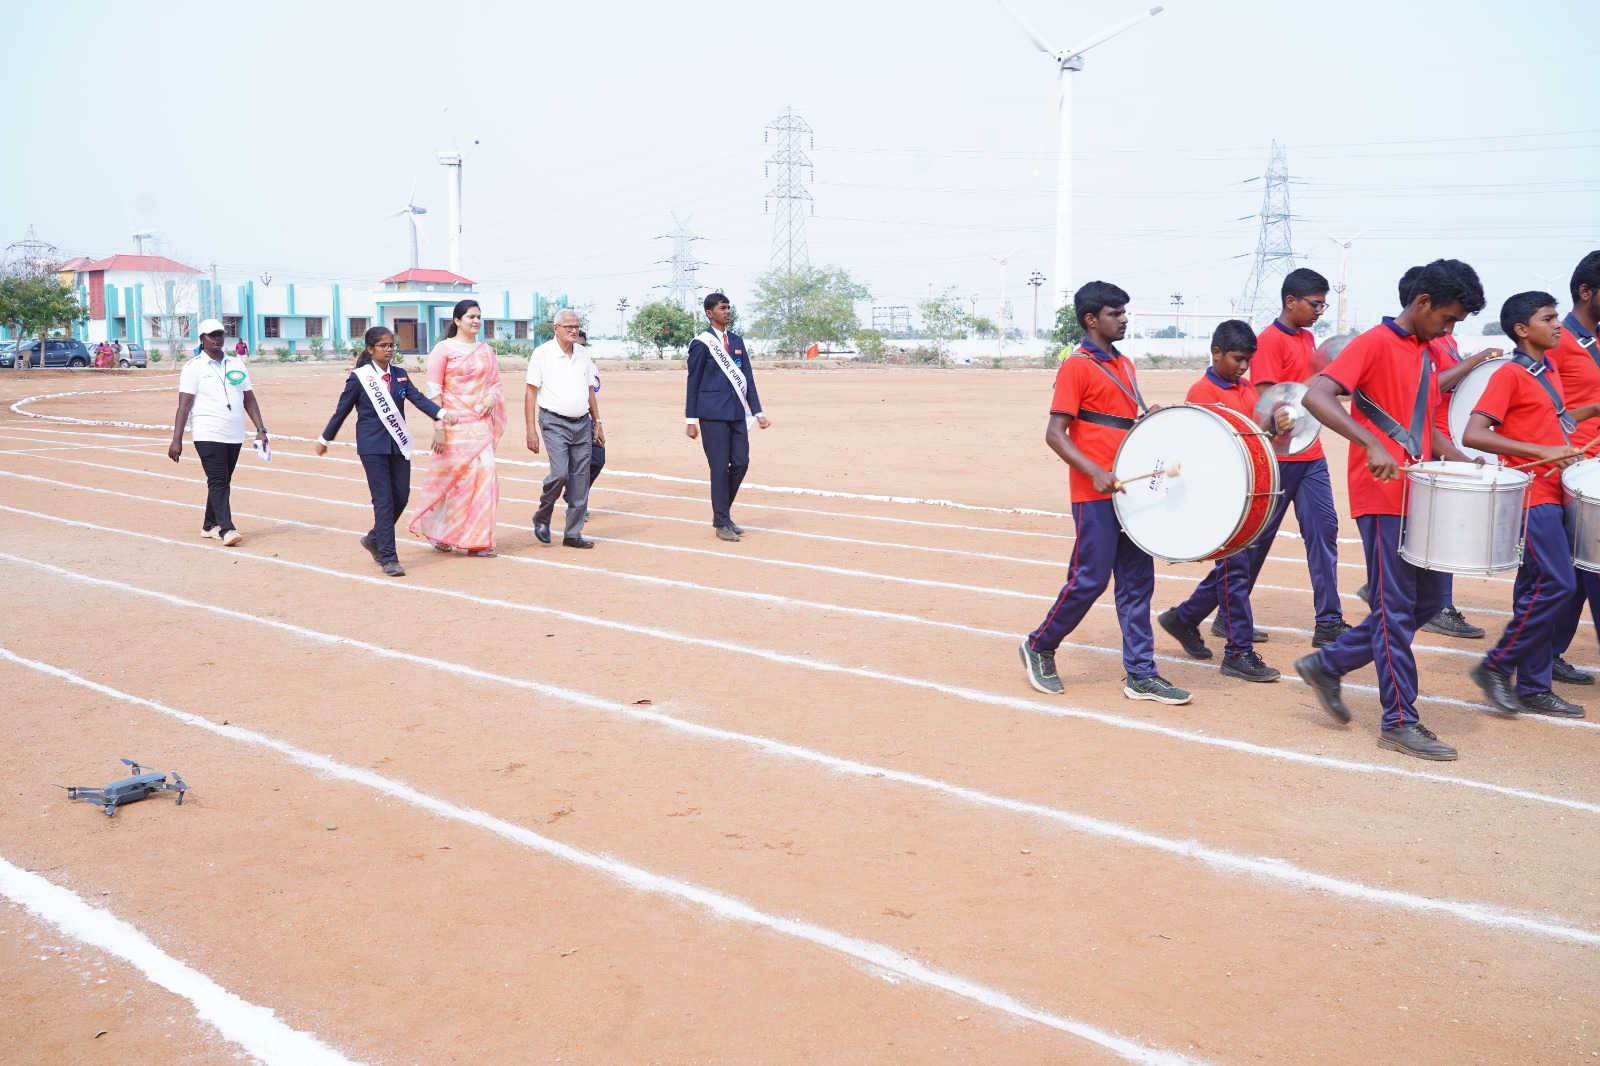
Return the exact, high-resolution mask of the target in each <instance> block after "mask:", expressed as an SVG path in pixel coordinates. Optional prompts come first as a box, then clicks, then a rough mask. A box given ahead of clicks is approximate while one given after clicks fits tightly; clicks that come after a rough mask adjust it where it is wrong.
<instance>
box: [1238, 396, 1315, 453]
mask: <svg viewBox="0 0 1600 1066" xmlns="http://www.w3.org/2000/svg"><path fill="white" fill-rule="evenodd" d="M1305 395H1306V387H1305V386H1304V385H1302V384H1301V383H1300V382H1298V381H1280V382H1278V383H1277V384H1276V385H1274V386H1272V387H1271V388H1269V389H1267V390H1266V391H1265V392H1263V393H1262V394H1261V399H1260V400H1258V401H1257V402H1256V410H1255V416H1256V424H1257V425H1258V426H1260V427H1261V429H1262V431H1263V432H1265V433H1266V434H1267V436H1268V437H1270V438H1271V439H1272V451H1273V453H1274V454H1277V455H1299V454H1300V453H1301V452H1303V451H1305V450H1306V449H1307V448H1309V447H1311V446H1312V445H1313V444H1315V443H1316V442H1317V437H1318V435H1319V434H1320V433H1321V432H1322V423H1321V422H1318V421H1317V420H1316V419H1315V418H1314V417H1312V415H1311V412H1310V411H1307V410H1306V409H1305V407H1304V402H1305ZM1283 410H1287V411H1288V412H1289V414H1290V416H1291V417H1292V418H1293V419H1294V424H1293V425H1291V426H1290V427H1289V429H1288V432H1286V433H1279V432H1278V431H1277V430H1276V429H1274V428H1273V427H1274V426H1275V425H1276V424H1277V417H1278V412H1279V411H1283Z"/></svg>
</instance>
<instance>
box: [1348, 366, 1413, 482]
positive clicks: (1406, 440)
mask: <svg viewBox="0 0 1600 1066" xmlns="http://www.w3.org/2000/svg"><path fill="white" fill-rule="evenodd" d="M1432 384H1433V361H1432V360H1431V359H1429V358H1428V353H1427V352H1423V353H1422V377H1421V379H1420V380H1419V381H1418V382H1417V400H1416V403H1414V404H1413V405H1412V407H1411V428H1410V429H1407V428H1406V427H1404V426H1402V425H1401V424H1400V423H1399V422H1396V421H1395V420H1394V417H1393V416H1391V415H1390V414H1389V412H1387V411H1385V410H1384V409H1383V408H1381V407H1379V406H1378V405H1377V404H1375V403H1373V402H1372V399H1371V398H1370V397H1369V396H1368V395H1367V394H1366V393H1364V392H1362V391H1361V390H1360V389H1357V390H1356V391H1355V392H1353V393H1351V394H1350V398H1351V400H1352V401H1354V403H1355V405H1356V409H1357V410H1359V411H1360V412H1361V413H1362V414H1364V415H1366V416H1367V421H1369V422H1371V423H1372V424H1373V425H1374V426H1377V427H1378V428H1379V429H1380V430H1382V431H1383V434H1384V435H1385V436H1386V437H1388V438H1389V439H1390V440H1392V441H1394V442H1395V443H1396V444H1398V445H1400V447H1402V448H1404V449H1405V450H1406V454H1407V455H1409V456H1410V457H1411V458H1412V459H1413V460H1420V459H1421V458H1422V450H1423V449H1422V444H1423V439H1424V438H1423V434H1424V433H1427V432H1429V429H1430V427H1429V425H1428V393H1429V391H1430V390H1431V387H1432Z"/></svg>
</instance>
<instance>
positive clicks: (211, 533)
mask: <svg viewBox="0 0 1600 1066" xmlns="http://www.w3.org/2000/svg"><path fill="white" fill-rule="evenodd" d="M200 535H201V536H202V537H204V538H205V539H206V540H221V539H222V530H220V529H218V528H217V527H216V526H212V527H211V528H210V529H202V530H201V531H200Z"/></svg>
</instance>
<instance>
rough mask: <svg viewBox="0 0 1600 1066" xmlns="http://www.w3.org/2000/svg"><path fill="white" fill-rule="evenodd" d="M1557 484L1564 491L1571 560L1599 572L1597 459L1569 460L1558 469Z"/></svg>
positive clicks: (1599, 479)
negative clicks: (1568, 464) (1570, 462)
mask: <svg viewBox="0 0 1600 1066" xmlns="http://www.w3.org/2000/svg"><path fill="white" fill-rule="evenodd" d="M1561 487H1562V488H1563V489H1566V490H1567V492H1566V497H1567V498H1566V504H1567V536H1568V538H1569V543H1571V545H1572V562H1573V564H1574V565H1575V566H1577V567H1578V569H1580V570H1590V571H1595V572H1600V459H1590V460H1588V461H1587V462H1582V463H1573V464H1572V465H1571V466H1569V467H1567V468H1566V469H1565V470H1563V471H1561Z"/></svg>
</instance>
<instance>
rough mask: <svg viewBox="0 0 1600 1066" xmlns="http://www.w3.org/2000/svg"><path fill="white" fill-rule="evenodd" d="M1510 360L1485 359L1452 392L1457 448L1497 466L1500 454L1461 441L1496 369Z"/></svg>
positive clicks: (1452, 429) (1453, 434)
mask: <svg viewBox="0 0 1600 1066" xmlns="http://www.w3.org/2000/svg"><path fill="white" fill-rule="evenodd" d="M1510 362H1511V359H1510V358H1509V357H1508V356H1501V357H1499V358H1497V359H1485V360H1484V361H1483V362H1481V363H1479V364H1478V365H1477V366H1476V367H1474V368H1473V369H1472V371H1471V373H1469V374H1468V375H1467V376H1466V377H1465V378H1463V379H1462V380H1461V384H1459V385H1457V386H1456V391H1455V392H1452V393H1451V394H1450V439H1451V440H1453V441H1455V442H1456V447H1457V448H1460V449H1461V450H1462V451H1464V452H1466V453H1467V455H1468V456H1470V457H1471V458H1473V459H1482V460H1483V461H1484V462H1486V463H1491V464H1494V465H1496V466H1498V465H1499V464H1500V457H1499V456H1498V455H1490V454H1489V453H1488V452H1480V451H1479V450H1478V449H1476V448H1469V447H1467V446H1466V445H1465V444H1462V443H1461V437H1462V435H1463V434H1464V433H1466V431H1467V421H1468V420H1469V419H1471V418H1472V409H1473V408H1474V407H1476V406H1477V405H1478V401H1479V400H1481V399H1482V398H1483V390H1484V389H1487V388H1488V387H1489V379H1490V378H1492V377H1494V372H1495V371H1496V370H1499V369H1500V368H1501V367H1503V366H1505V365H1506V364H1508V363H1510Z"/></svg>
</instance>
